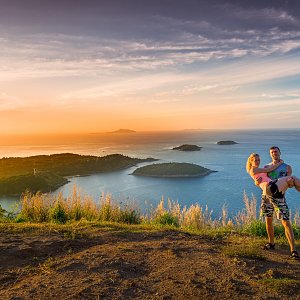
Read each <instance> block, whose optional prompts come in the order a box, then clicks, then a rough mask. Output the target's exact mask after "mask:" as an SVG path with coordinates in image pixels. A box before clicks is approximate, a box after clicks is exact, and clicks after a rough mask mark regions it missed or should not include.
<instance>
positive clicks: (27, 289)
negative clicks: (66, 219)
mask: <svg viewBox="0 0 300 300" xmlns="http://www.w3.org/2000/svg"><path fill="white" fill-rule="evenodd" d="M224 247H226V243H224V242H222V241H221V240H214V239H209V238H205V237H200V236H192V235H189V234H186V233H181V232H173V231H162V232H139V233H132V232H124V231H107V230H103V229H99V230H94V231H93V234H92V235H83V236H81V237H75V239H74V237H73V239H71V238H70V237H67V236H66V235H64V234H62V233H60V232H49V233H47V234H46V233H34V234H32V233H31V234H17V233H11V234H8V233H1V234H0V287H1V291H0V299H14V300H17V299H165V300H166V299H300V292H299V290H300V284H299V283H300V263H299V262H298V261H292V260H290V259H289V258H288V256H287V250H286V249H285V250H282V251H280V250H278V251H276V252H270V253H269V252H264V253H263V255H264V260H262V259H249V258H235V257H230V256H228V255H225V254H224V251H223V250H222V249H223V248H224ZM274 282H275V283H276V288H274ZM281 282H282V287H281V286H280V284H281ZM268 284H269V285H270V286H268ZM272 284H273V286H271V285H272Z"/></svg>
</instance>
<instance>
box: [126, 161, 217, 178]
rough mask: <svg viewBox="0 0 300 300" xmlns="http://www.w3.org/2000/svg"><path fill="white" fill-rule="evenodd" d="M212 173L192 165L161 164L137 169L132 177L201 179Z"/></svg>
mask: <svg viewBox="0 0 300 300" xmlns="http://www.w3.org/2000/svg"><path fill="white" fill-rule="evenodd" d="M212 172H216V171H212V170H210V169H207V168H204V167H202V166H199V165H196V164H191V163H175V162H171V163H159V164H152V165H147V166H144V167H140V168H137V169H136V170H135V171H134V172H133V173H132V175H138V176H149V177H171V178H172V177H173V178H175V177H176V178H178V177H179V178H180V177H200V176H205V175H208V174H210V173H212Z"/></svg>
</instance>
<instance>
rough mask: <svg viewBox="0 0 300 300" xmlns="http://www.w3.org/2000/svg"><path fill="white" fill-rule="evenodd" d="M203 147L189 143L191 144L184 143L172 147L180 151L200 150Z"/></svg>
mask: <svg viewBox="0 0 300 300" xmlns="http://www.w3.org/2000/svg"><path fill="white" fill-rule="evenodd" d="M201 148H202V147H199V146H197V145H189V144H183V145H181V146H178V147H174V148H172V150H178V151H200V150H201Z"/></svg>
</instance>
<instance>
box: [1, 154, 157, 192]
mask: <svg viewBox="0 0 300 300" xmlns="http://www.w3.org/2000/svg"><path fill="white" fill-rule="evenodd" d="M156 160H157V159H154V158H146V159H139V158H131V157H128V156H125V155H121V154H111V155H107V156H102V157H101V156H91V155H79V154H73V153H62V154H52V155H36V156H30V157H10V158H5V157H4V158H2V159H0V195H6V196H13V195H14V196H15V195H20V194H22V193H23V192H24V191H26V190H28V191H30V192H32V193H36V192H37V191H41V192H50V191H54V190H56V189H57V188H59V187H60V186H62V185H64V184H66V183H67V182H68V179H67V177H71V176H87V175H91V174H94V173H104V172H112V171H117V170H121V169H126V168H129V167H132V166H135V165H137V164H138V163H141V162H152V161H156Z"/></svg>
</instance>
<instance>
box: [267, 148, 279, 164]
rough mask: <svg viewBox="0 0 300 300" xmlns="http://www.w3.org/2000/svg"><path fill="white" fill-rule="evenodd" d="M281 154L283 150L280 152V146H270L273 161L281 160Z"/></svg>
mask: <svg viewBox="0 0 300 300" xmlns="http://www.w3.org/2000/svg"><path fill="white" fill-rule="evenodd" d="M280 154H281V152H280V149H279V147H277V146H272V147H271V148H270V156H271V158H272V161H273V162H279V160H280Z"/></svg>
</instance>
